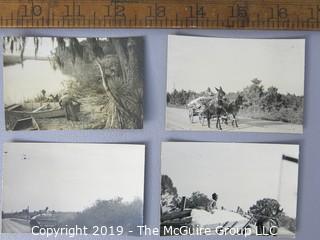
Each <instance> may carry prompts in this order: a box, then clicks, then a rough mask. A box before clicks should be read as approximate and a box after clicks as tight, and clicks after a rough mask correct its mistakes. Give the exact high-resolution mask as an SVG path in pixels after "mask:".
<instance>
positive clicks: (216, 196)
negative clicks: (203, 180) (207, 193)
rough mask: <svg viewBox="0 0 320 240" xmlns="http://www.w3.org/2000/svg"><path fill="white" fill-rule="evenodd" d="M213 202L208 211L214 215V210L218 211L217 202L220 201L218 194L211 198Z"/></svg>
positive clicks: (210, 203)
mask: <svg viewBox="0 0 320 240" xmlns="http://www.w3.org/2000/svg"><path fill="white" fill-rule="evenodd" d="M211 198H212V199H211V200H210V202H209V204H208V206H207V211H208V212H211V213H213V211H214V210H216V209H218V207H217V201H218V194H216V193H213V194H212V196H211Z"/></svg>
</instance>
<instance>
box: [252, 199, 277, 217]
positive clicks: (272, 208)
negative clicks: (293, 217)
mask: <svg viewBox="0 0 320 240" xmlns="http://www.w3.org/2000/svg"><path fill="white" fill-rule="evenodd" d="M282 211H283V210H282V209H280V204H279V202H278V201H277V200H275V199H270V198H264V199H261V200H258V201H257V202H256V203H255V204H254V205H253V206H251V207H250V209H249V212H250V213H251V214H252V215H253V216H254V217H256V218H257V219H259V218H261V217H264V218H275V219H279V217H280V215H281V214H282Z"/></svg>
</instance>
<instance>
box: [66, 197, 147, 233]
mask: <svg viewBox="0 0 320 240" xmlns="http://www.w3.org/2000/svg"><path fill="white" fill-rule="evenodd" d="M142 219H143V203H142V201H141V200H140V199H136V200H134V201H132V202H123V200H122V199H121V198H116V199H111V200H97V201H96V202H95V204H94V205H93V206H91V207H89V208H87V209H85V210H83V211H82V212H80V213H78V214H77V215H76V216H75V217H74V218H72V219H69V220H68V221H66V222H62V223H60V224H61V225H68V226H69V227H71V226H75V225H78V226H80V227H81V226H86V227H88V228H89V229H91V230H92V227H93V226H108V227H111V226H114V227H115V228H116V227H117V226H123V228H124V230H125V231H128V230H134V229H136V226H139V225H141V224H142Z"/></svg>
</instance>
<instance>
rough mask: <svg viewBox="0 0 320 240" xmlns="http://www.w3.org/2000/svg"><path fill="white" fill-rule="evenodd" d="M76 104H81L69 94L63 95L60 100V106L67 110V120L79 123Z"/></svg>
mask: <svg viewBox="0 0 320 240" xmlns="http://www.w3.org/2000/svg"><path fill="white" fill-rule="evenodd" d="M74 103H76V104H80V103H79V102H78V101H76V100H75V99H74V97H72V96H71V95H70V94H68V92H65V93H63V95H62V97H61V98H60V100H59V105H60V106H61V107H62V108H63V109H64V110H65V114H66V118H67V120H72V121H79V118H78V115H77V112H76V111H75V106H74Z"/></svg>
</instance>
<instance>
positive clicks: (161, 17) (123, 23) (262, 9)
mask: <svg viewBox="0 0 320 240" xmlns="http://www.w3.org/2000/svg"><path fill="white" fill-rule="evenodd" d="M22 3H23V4H22ZM263 3H264V4H263V5H262V4H261V3H259V2H257V1H252V0H248V1H244V2H242V1H237V2H234V1H232V0H226V1H217V0H188V1H185V2H184V1H179V0H171V1H168V0H141V1H139V0H137V1H135V2H133V1H119V0H118V1H111V0H105V1H103V0H96V1H86V0H82V1H77V0H65V1H62V0H55V1H54V2H51V1H50V0H31V1H30V0H11V1H8V0H0V6H1V5H3V6H4V4H6V6H5V7H4V8H3V9H4V11H3V12H2V13H0V15H1V18H0V25H1V26H0V27H32V26H33V27H36V28H38V27H59V26H60V27H61V26H62V27H66V28H70V27H87V26H90V27H121V28H123V27H142V28H150V27H152V28H179V27H181V28H228V29H230V28H231V29H232V28H235V29H302V30H306V29H310V30H320V29H319V28H320V4H319V0H318V1H317V0H309V1H302V0H301V1H298V0H281V1H276V0H265V1H263ZM105 6H108V7H107V11H110V9H111V8H112V14H111V12H109V13H107V11H105V12H104V9H105ZM150 7H151V10H150V11H151V13H152V14H149V10H148V9H150ZM188 7H190V8H188ZM186 8H187V10H186ZM230 8H231V10H232V11H231V10H230ZM268 8H270V10H269V11H270V13H268ZM162 11H164V12H162ZM188 14H190V15H188ZM147 17H150V18H149V19H148V20H145V21H142V19H143V18H147ZM88 19H89V20H88Z"/></svg>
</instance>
